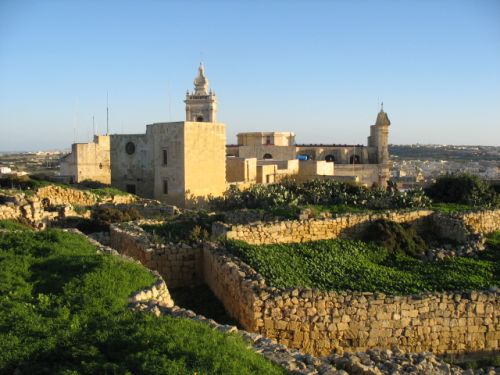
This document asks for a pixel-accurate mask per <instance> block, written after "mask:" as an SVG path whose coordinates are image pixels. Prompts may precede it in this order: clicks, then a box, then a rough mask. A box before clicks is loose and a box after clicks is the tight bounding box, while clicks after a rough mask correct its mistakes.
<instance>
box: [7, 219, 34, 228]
mask: <svg viewBox="0 0 500 375" xmlns="http://www.w3.org/2000/svg"><path fill="white" fill-rule="evenodd" d="M0 229H6V230H30V229H31V228H30V227H29V226H28V225H26V224H22V223H18V222H17V221H12V220H0Z"/></svg>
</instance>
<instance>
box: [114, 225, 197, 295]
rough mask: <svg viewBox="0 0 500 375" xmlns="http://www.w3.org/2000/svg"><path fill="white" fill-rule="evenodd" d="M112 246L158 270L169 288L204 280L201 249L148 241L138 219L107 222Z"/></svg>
mask: <svg viewBox="0 0 500 375" xmlns="http://www.w3.org/2000/svg"><path fill="white" fill-rule="evenodd" d="M110 242H111V247H112V248H114V249H116V250H118V251H119V252H120V253H121V254H125V255H128V256H130V257H132V258H134V259H137V260H138V261H140V262H141V263H142V264H143V265H144V266H146V267H148V268H149V269H152V270H156V271H158V272H159V273H160V274H161V275H162V276H163V278H164V279H165V280H166V282H167V284H168V285H169V287H170V288H177V287H191V286H196V285H200V284H201V283H203V275H202V273H203V270H202V262H203V250H202V248H201V247H192V246H190V245H187V244H183V243H179V244H174V243H162V244H156V243H153V242H152V241H151V239H150V238H149V236H148V234H147V233H146V232H144V230H143V229H142V228H141V227H140V226H139V224H138V223H121V224H113V225H111V226H110Z"/></svg>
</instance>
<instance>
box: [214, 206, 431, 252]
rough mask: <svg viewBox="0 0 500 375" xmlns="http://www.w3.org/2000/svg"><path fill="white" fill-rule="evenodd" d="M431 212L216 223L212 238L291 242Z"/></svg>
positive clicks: (329, 236) (407, 219)
mask: <svg viewBox="0 0 500 375" xmlns="http://www.w3.org/2000/svg"><path fill="white" fill-rule="evenodd" d="M432 214H433V211H429V210H418V211H387V212H383V213H374V214H349V215H342V216H338V217H335V218H323V219H307V220H289V221H277V222H270V223H253V224H247V225H230V224H224V223H221V222H216V223H214V224H213V226H212V235H213V236H214V237H225V238H228V239H232V240H241V241H245V242H247V243H250V244H271V243H293V242H308V241H318V240H326V239H333V238H337V237H340V236H345V235H352V234H354V233H355V232H356V231H359V230H361V229H362V228H363V226H364V225H366V224H368V223H370V222H372V221H375V220H379V219H386V220H390V221H395V222H398V223H405V222H413V221H417V220H420V219H422V218H424V217H428V216H429V215H432Z"/></svg>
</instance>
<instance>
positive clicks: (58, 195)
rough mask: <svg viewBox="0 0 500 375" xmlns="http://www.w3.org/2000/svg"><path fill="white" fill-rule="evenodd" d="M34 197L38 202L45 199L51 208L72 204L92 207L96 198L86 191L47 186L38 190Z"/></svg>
mask: <svg viewBox="0 0 500 375" xmlns="http://www.w3.org/2000/svg"><path fill="white" fill-rule="evenodd" d="M36 196H37V197H38V198H39V199H40V200H44V199H46V200H47V201H48V204H49V205H51V206H57V205H63V204H73V205H80V206H92V205H94V204H96V203H97V196H96V195H94V194H91V193H89V192H86V191H81V190H76V189H70V188H65V187H62V186H57V185H49V186H45V187H42V188H40V189H38V191H37V192H36Z"/></svg>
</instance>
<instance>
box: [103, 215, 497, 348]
mask: <svg viewBox="0 0 500 375" xmlns="http://www.w3.org/2000/svg"><path fill="white" fill-rule="evenodd" d="M407 217H408V216H407ZM415 217H420V216H419V215H418V214H415ZM422 217H426V216H425V215H422ZM134 231H135V232H134ZM111 243H112V246H113V247H115V248H117V249H120V252H122V253H125V254H127V255H130V256H132V257H134V258H135V259H139V260H141V261H142V262H143V264H145V265H146V266H148V267H151V268H153V269H158V268H160V269H162V268H161V267H162V266H161V264H166V266H165V267H166V268H163V270H166V271H164V272H165V277H166V279H167V280H169V277H170V278H172V277H173V275H176V272H178V273H180V274H182V273H183V272H184V271H182V267H183V264H184V263H183V258H182V255H184V254H185V253H183V252H182V251H183V250H186V251H187V250H196V251H197V253H196V254H197V257H195V261H194V264H195V266H194V267H195V269H196V271H197V275H198V278H197V279H196V282H198V283H201V282H205V283H206V284H207V285H208V286H209V287H210V289H211V290H212V292H213V293H214V294H215V295H216V296H217V298H218V299H219V300H220V301H221V302H222V303H223V305H224V307H225V309H226V311H227V312H228V314H229V315H231V316H232V317H233V318H235V319H236V320H238V321H239V322H240V324H241V325H242V327H243V328H244V329H245V330H248V331H251V332H258V333H260V334H262V335H264V336H266V337H268V338H270V339H273V340H276V341H277V342H278V343H280V344H283V345H285V346H287V347H292V348H296V349H299V350H301V351H303V352H305V353H310V354H313V355H326V354H329V353H331V352H335V353H342V352H344V351H349V352H355V351H359V352H364V351H367V350H370V349H374V348H378V349H391V348H393V347H399V348H400V349H402V350H404V351H408V352H422V351H432V352H433V353H434V354H463V353H470V352H479V353H494V352H498V351H499V350H500V293H499V292H498V289H493V290H489V291H469V292H446V293H424V294H422V295H411V296H388V295H385V294H383V293H362V292H331V291H319V290H311V289H299V288H297V289H286V290H285V289H278V288H272V287H269V286H268V285H267V284H266V281H265V279H264V278H263V277H262V275H260V274H258V273H257V272H256V271H255V270H253V269H252V268H251V267H249V266H248V265H247V264H245V263H244V262H242V261H241V260H240V259H238V258H236V257H234V256H232V255H230V254H227V253H226V252H225V250H224V248H222V247H219V246H220V245H216V244H211V243H206V244H204V247H203V249H199V248H197V249H183V248H182V245H180V244H177V245H174V244H171V245H170V244H168V245H157V246H158V249H163V253H162V252H157V249H156V248H154V247H152V244H151V241H150V240H149V238H148V236H146V235H145V233H144V231H143V230H142V228H140V227H139V226H138V225H137V224H118V225H112V227H111ZM170 246H175V249H179V251H180V254H181V260H180V263H178V264H177V267H175V266H173V265H172V262H171V261H170V260H169V259H171V257H170V256H169V254H174V253H173V252H172V251H171V247H170ZM176 256H177V255H176ZM173 259H176V258H175V257H174V258H173ZM198 267H201V270H200V268H198ZM192 268H193V264H192V263H191V264H189V265H188V269H192ZM160 272H162V271H160ZM169 273H170V275H169ZM173 280H175V278H173ZM167 282H168V281H167ZM169 285H170V283H169ZM178 286H185V285H178Z"/></svg>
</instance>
